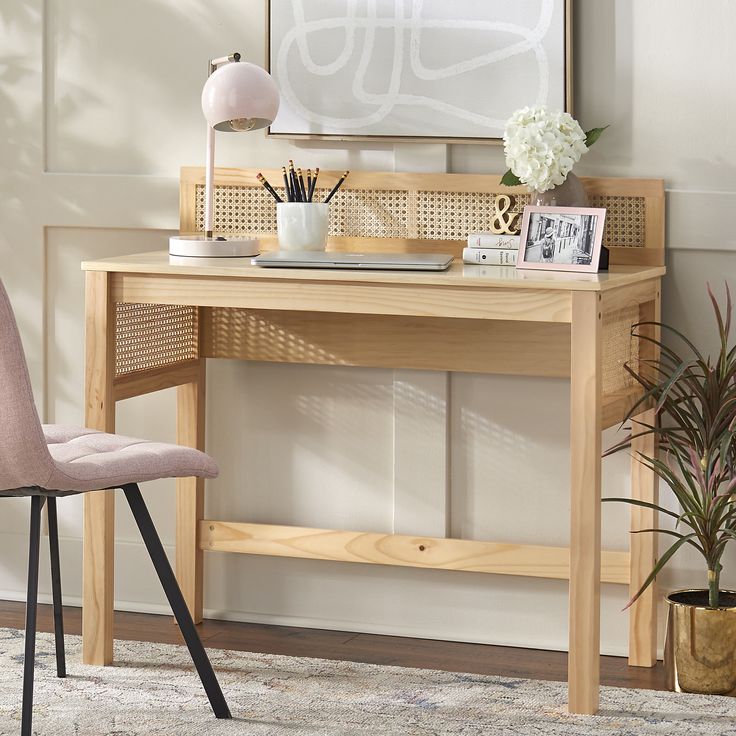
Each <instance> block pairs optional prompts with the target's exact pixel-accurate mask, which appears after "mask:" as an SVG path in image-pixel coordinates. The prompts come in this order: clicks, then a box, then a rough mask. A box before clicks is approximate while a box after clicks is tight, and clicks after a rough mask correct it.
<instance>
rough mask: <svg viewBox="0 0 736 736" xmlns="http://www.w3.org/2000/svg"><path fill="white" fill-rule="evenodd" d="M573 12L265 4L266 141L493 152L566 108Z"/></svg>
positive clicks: (510, 6) (408, 0)
mask: <svg viewBox="0 0 736 736" xmlns="http://www.w3.org/2000/svg"><path fill="white" fill-rule="evenodd" d="M571 28H572V0H452V1H451V2H448V1H447V0H269V2H268V67H269V71H270V72H271V74H272V75H273V77H274V79H275V80H276V84H277V85H278V88H279V91H280V93H281V108H280V110H279V114H278V116H277V118H276V120H274V122H273V124H272V125H271V128H270V129H269V134H270V135H275V136H282V137H288V138H317V139H328V140H330V139H332V140H335V139H336V140H345V139H361V140H384V141H395V140H426V141H432V140H437V141H438V142H458V143H472V142H482V143H488V142H492V141H494V140H499V139H500V138H501V135H502V134H503V127H504V123H505V121H506V119H507V118H508V117H509V116H510V115H511V113H512V112H513V111H514V110H516V109H518V108H520V107H524V106H526V105H548V106H549V107H552V108H557V109H564V110H568V111H571V107H572V99H571V98H572V68H571V66H572V59H571V55H572V38H571V36H572V32H571Z"/></svg>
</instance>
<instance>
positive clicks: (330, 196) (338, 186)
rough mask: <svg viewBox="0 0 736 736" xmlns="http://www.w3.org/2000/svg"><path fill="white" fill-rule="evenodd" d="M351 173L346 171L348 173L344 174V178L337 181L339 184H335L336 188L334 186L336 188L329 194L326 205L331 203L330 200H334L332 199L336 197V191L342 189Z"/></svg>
mask: <svg viewBox="0 0 736 736" xmlns="http://www.w3.org/2000/svg"><path fill="white" fill-rule="evenodd" d="M349 173H350V172H349V171H346V172H345V173H344V174H343V175H342V176H341V177H340V178H339V179H338V181H337V184H335V186H334V187H332V191H331V192H330V193H329V194H328V195H327V197H326V198H325V204H327V202H329V201H330V200H331V199H332V198H333V197H334V196H335V192H336V191H337V190H338V189H339V188H340V187H341V186H342V183H343V182H344V181H345V179H347V176H348V174H349Z"/></svg>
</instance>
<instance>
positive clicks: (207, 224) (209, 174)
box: [204, 124, 215, 238]
mask: <svg viewBox="0 0 736 736" xmlns="http://www.w3.org/2000/svg"><path fill="white" fill-rule="evenodd" d="M214 179H215V129H214V128H213V127H212V126H211V125H209V124H208V125H207V153H206V155H205V164H204V235H205V237H206V238H211V237H212V235H213V231H214V229H215V228H214V220H215V216H214V209H215V187H214Z"/></svg>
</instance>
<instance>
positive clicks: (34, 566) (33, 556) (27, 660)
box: [20, 496, 45, 736]
mask: <svg viewBox="0 0 736 736" xmlns="http://www.w3.org/2000/svg"><path fill="white" fill-rule="evenodd" d="M44 501H45V498H44V497H43V496H33V497H31V535H30V542H29V545H28V591H27V593H26V634H25V637H26V640H25V655H24V657H23V711H22V718H21V727H20V733H21V736H31V722H32V719H33V674H34V673H33V668H34V665H35V663H36V612H37V603H38V557H39V546H40V542H41V509H42V508H43V503H44Z"/></svg>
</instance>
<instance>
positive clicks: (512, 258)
mask: <svg viewBox="0 0 736 736" xmlns="http://www.w3.org/2000/svg"><path fill="white" fill-rule="evenodd" d="M518 255H519V251H518V250H514V249H509V248H463V263H481V264H483V265H484V266H515V265H516V257H517V256H518Z"/></svg>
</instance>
